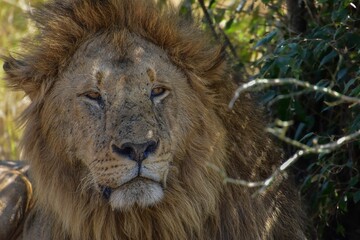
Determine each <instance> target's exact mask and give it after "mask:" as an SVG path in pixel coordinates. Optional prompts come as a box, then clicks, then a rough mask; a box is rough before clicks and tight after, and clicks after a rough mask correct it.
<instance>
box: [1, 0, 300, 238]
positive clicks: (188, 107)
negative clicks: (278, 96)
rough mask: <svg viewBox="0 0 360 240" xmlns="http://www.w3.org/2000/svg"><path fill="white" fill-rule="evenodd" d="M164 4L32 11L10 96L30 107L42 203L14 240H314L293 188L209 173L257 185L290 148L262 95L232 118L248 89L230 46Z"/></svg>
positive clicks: (70, 4)
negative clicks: (271, 122) (279, 138)
mask: <svg viewBox="0 0 360 240" xmlns="http://www.w3.org/2000/svg"><path fill="white" fill-rule="evenodd" d="M156 6H157V5H156V3H155V2H154V1H149V0H137V1H131V0H105V1H100V0H91V1H89V0H88V1H86V0H74V1H51V2H49V3H45V4H43V5H41V6H40V7H39V8H37V9H36V10H34V12H33V14H32V18H33V19H34V21H35V22H36V24H37V27H38V29H39V31H38V33H37V35H36V36H35V37H33V38H30V39H27V40H26V41H24V42H27V44H26V43H25V46H24V49H25V51H24V52H22V53H21V54H17V55H12V56H11V55H9V56H7V57H3V59H4V61H5V63H4V70H5V72H6V76H5V80H6V81H7V83H8V85H9V87H11V88H13V89H15V90H23V91H24V92H25V93H26V95H27V96H28V97H29V98H30V99H31V103H30V105H29V106H28V108H27V109H26V110H25V111H24V113H23V115H22V121H23V124H24V126H25V129H24V136H23V139H22V149H23V153H24V158H25V159H27V163H28V164H29V179H30V181H31V184H32V188H33V196H32V197H31V199H30V200H31V204H30V206H31V207H30V208H28V209H26V212H25V213H24V214H22V216H23V223H22V224H18V225H17V227H16V233H14V232H11V233H8V238H11V237H12V238H13V239H26V240H29V239H30V240H31V239H69V240H80V239H81V240H84V239H94V240H100V239H101V240H109V239H244V240H248V239H249V240H251V239H276V240H279V239H305V236H306V235H305V227H304V226H305V218H304V213H303V211H302V210H301V207H300V201H299V197H298V194H297V191H296V189H295V188H294V187H293V185H292V184H291V181H290V180H288V179H287V178H286V177H283V176H281V177H279V178H278V179H277V181H276V183H274V184H273V185H272V186H271V187H270V188H269V189H268V190H267V191H265V192H263V193H261V194H258V195H255V197H253V193H254V191H255V190H254V189H251V188H248V187H244V186H239V185H235V184H225V185H224V184H223V180H224V179H223V176H222V174H220V173H219V172H218V171H215V170H213V168H211V167H210V166H216V167H217V168H219V169H222V170H223V171H224V172H225V173H226V174H227V176H229V177H231V178H236V179H244V180H247V181H259V180H263V179H264V178H266V177H268V176H269V175H270V174H271V173H272V171H273V170H274V169H275V168H276V167H277V166H278V165H279V164H280V163H281V160H282V151H281V150H280V149H279V148H278V147H277V146H276V144H275V143H274V141H273V140H272V139H271V138H270V137H269V136H268V135H267V134H266V133H264V131H263V128H264V126H265V122H264V120H263V116H264V115H263V113H262V111H261V108H259V107H258V106H257V105H256V103H255V102H254V100H253V99H252V98H251V96H250V97H249V96H241V97H240V98H239V99H238V101H237V103H236V104H235V106H234V108H233V109H231V110H229V109H228V103H229V101H230V100H231V95H232V92H233V91H234V90H235V89H236V84H235V81H233V80H232V78H233V77H232V73H231V70H230V67H229V64H228V63H227V61H226V56H225V54H224V51H223V49H222V47H221V46H220V45H218V44H216V43H214V42H212V41H211V40H210V39H211V38H210V37H209V35H208V34H207V33H205V32H203V31H202V30H200V27H199V26H198V24H197V23H194V22H192V21H188V20H186V19H183V18H182V17H181V16H179V15H178V13H177V11H176V9H174V8H172V7H168V8H166V9H165V10H160V9H158V8H157V7H156ZM26 193H27V191H25V190H23V191H22V194H26ZM27 196H28V195H27ZM20 197H21V194H18V195H17V198H20ZM12 198H13V199H14V201H15V200H16V197H12ZM28 198H29V197H28Z"/></svg>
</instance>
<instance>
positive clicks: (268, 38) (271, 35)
mask: <svg viewBox="0 0 360 240" xmlns="http://www.w3.org/2000/svg"><path fill="white" fill-rule="evenodd" d="M277 32H278V31H277V30H274V31H272V32H270V33H268V34H267V35H266V36H265V37H264V38H262V39H260V41H258V42H257V43H256V45H255V48H258V47H260V46H262V45H264V44H266V43H269V42H270V41H271V40H272V39H273V38H274V37H275V36H276V35H277Z"/></svg>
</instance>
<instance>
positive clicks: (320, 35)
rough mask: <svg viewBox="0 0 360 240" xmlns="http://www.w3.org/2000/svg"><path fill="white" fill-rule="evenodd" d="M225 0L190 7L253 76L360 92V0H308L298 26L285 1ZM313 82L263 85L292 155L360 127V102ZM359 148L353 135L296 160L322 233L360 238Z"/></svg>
mask: <svg viewBox="0 0 360 240" xmlns="http://www.w3.org/2000/svg"><path fill="white" fill-rule="evenodd" d="M228 2H229V1H219V0H218V1H216V0H211V1H201V0H199V1H191V3H192V4H193V5H192V6H193V8H192V10H193V11H195V12H196V11H199V9H200V10H203V14H204V17H203V19H204V23H205V24H206V25H207V27H208V28H210V30H211V31H212V33H213V35H214V36H215V39H216V40H217V41H220V42H222V43H224V44H225V46H227V52H228V56H229V58H230V59H231V60H232V62H233V63H234V67H235V70H236V71H239V70H242V72H243V74H242V75H244V73H245V74H248V75H245V76H248V77H249V78H250V79H252V78H255V79H256V78H266V79H273V78H277V79H278V78H280V81H281V80H282V79H284V81H285V80H286V81H287V80H288V79H289V78H295V79H298V80H301V81H304V83H305V82H307V83H310V84H312V85H314V86H315V88H316V87H322V88H324V89H328V90H333V91H336V92H338V93H339V94H340V96H349V97H353V98H356V99H359V98H360V84H359V83H360V67H359V62H360V11H359V10H358V9H359V8H360V5H359V4H358V3H356V2H355V1H354V2H352V1H349V0H334V1H332V0H318V1H309V0H308V1H306V4H307V5H306V7H307V8H306V11H307V12H306V16H305V20H306V21H307V27H308V28H307V31H305V32H303V33H301V34H295V33H294V32H293V31H292V30H291V26H289V22H290V21H288V17H289V16H287V14H289V13H288V12H287V11H286V7H285V2H284V1H275V0H262V3H260V2H256V1H241V0H239V1H231V3H229V4H228V5H224V4H226V3H228ZM356 4H357V6H356ZM204 6H205V7H206V9H205V11H204V8H203V7H204ZM289 12H290V11H289ZM310 90H311V89H309V88H306V87H305V88H300V87H299V86H296V85H291V84H287V85H281V86H279V85H276V86H273V87H271V88H268V89H267V90H264V91H263V92H262V93H263V94H262V98H261V100H262V103H263V104H264V105H266V106H267V109H268V110H269V112H270V113H271V115H272V116H274V119H277V120H276V121H274V123H273V125H272V126H271V127H270V128H269V129H268V130H269V132H271V133H273V134H274V135H275V136H276V137H279V138H280V139H281V140H286V144H284V146H285V148H286V149H287V152H288V154H289V155H292V154H294V153H295V152H296V151H297V150H299V148H300V149H301V148H302V147H305V148H308V147H310V148H313V149H314V148H316V147H317V146H320V144H327V143H334V144H335V145H336V144H337V142H334V141H336V140H337V139H339V138H340V137H342V136H348V135H350V134H352V133H356V131H359V129H360V111H359V103H358V102H357V103H351V102H346V101H344V99H342V98H338V97H334V96H332V95H331V94H327V93H326V92H321V91H315V93H314V91H310ZM357 139H358V138H357ZM313 152H315V151H313ZM359 152H360V151H359V141H358V140H356V139H352V138H351V141H349V142H347V143H346V144H344V145H342V146H341V147H338V148H334V149H331V151H330V153H320V154H312V155H308V156H305V157H301V158H300V160H299V161H298V162H297V164H296V165H295V166H293V170H294V172H295V174H296V179H297V181H298V183H299V184H300V185H301V191H302V195H303V196H304V198H305V199H307V201H306V202H307V204H308V207H309V213H310V216H311V218H312V220H313V222H314V226H315V228H316V232H317V236H318V238H320V239H359V238H360V231H359V227H358V226H359V217H358V216H359V215H360V207H359V202H360V183H359V180H360V179H359V171H358V170H359V160H360V156H359Z"/></svg>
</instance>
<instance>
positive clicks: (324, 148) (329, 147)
mask: <svg viewBox="0 0 360 240" xmlns="http://www.w3.org/2000/svg"><path fill="white" fill-rule="evenodd" d="M278 137H279V138H280V139H282V140H285V141H288V140H289V139H287V138H286V137H283V136H278ZM358 137H360V130H358V131H356V132H354V133H352V134H349V135H346V136H343V137H341V138H339V139H338V140H336V141H332V142H330V143H326V144H319V145H314V146H312V147H309V146H306V145H304V144H301V143H300V144H301V145H299V147H301V148H302V149H300V150H298V151H297V152H296V153H295V154H294V155H292V156H291V157H290V158H288V159H287V160H286V161H285V162H284V163H283V164H281V165H280V166H279V167H278V168H277V169H276V170H275V171H274V172H273V173H272V174H271V175H270V176H269V177H268V178H267V179H265V180H263V181H257V182H251V181H246V180H243V179H233V178H230V177H228V176H227V174H226V172H225V171H224V170H222V169H220V168H219V167H217V166H215V165H213V164H210V163H208V166H209V167H210V168H212V169H214V170H215V171H217V172H218V173H219V174H220V175H221V176H222V177H223V182H224V183H225V184H226V183H233V184H237V185H241V186H244V187H250V188H254V187H261V188H260V189H259V190H258V191H256V193H255V194H259V193H262V192H264V191H266V189H267V187H269V186H270V185H271V184H272V183H273V182H274V180H275V179H276V178H277V177H279V176H280V175H281V174H282V173H283V172H284V171H285V170H286V169H288V168H289V167H290V166H291V165H293V164H294V163H295V162H296V161H297V160H298V159H299V158H300V157H302V156H304V155H308V154H314V153H315V154H320V153H325V154H326V153H330V152H332V151H334V150H336V149H338V148H340V147H341V146H342V145H344V144H346V143H348V142H350V141H353V140H355V139H357V138H358ZM292 141H293V140H292Z"/></svg>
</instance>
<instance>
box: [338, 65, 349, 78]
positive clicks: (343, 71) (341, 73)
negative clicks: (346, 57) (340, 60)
mask: <svg viewBox="0 0 360 240" xmlns="http://www.w3.org/2000/svg"><path fill="white" fill-rule="evenodd" d="M347 72H348V69H347V68H343V69H341V70H340V71H339V72H338V73H337V76H336V80H337V81H339V80H341V79H342V78H343V77H344V76H345V75H346V74H347Z"/></svg>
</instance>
